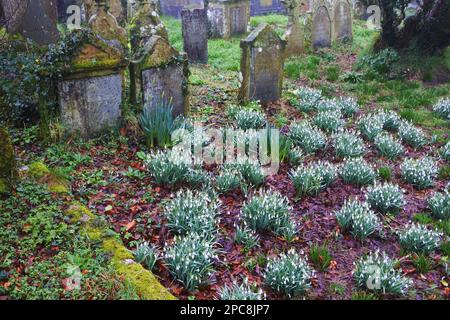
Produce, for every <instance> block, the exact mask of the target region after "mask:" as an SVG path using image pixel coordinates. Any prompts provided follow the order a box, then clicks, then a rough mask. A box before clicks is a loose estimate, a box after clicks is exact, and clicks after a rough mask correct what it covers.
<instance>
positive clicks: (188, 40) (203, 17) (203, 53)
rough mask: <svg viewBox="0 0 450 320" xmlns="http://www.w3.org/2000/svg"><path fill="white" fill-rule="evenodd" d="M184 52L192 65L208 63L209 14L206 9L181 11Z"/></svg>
mask: <svg viewBox="0 0 450 320" xmlns="http://www.w3.org/2000/svg"><path fill="white" fill-rule="evenodd" d="M181 20H182V29H183V43H184V51H185V52H186V53H187V55H188V59H189V62H190V63H204V64H207V63H208V13H207V10H206V9H203V8H202V9H200V8H192V9H191V8H185V9H183V10H182V11H181Z"/></svg>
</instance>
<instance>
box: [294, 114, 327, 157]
mask: <svg viewBox="0 0 450 320" xmlns="http://www.w3.org/2000/svg"><path fill="white" fill-rule="evenodd" d="M289 137H290V138H291V140H292V141H293V143H294V144H295V145H296V146H299V147H300V148H302V150H303V151H304V152H306V153H307V154H310V153H315V152H316V151H318V150H320V149H324V148H325V147H326V146H327V137H326V136H325V134H324V133H323V132H322V131H320V130H319V129H317V128H316V127H313V126H311V124H310V123H309V122H301V123H297V124H294V125H292V126H291V128H290V133H289Z"/></svg>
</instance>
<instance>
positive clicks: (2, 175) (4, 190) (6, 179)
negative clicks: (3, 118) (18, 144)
mask: <svg viewBox="0 0 450 320" xmlns="http://www.w3.org/2000/svg"><path fill="white" fill-rule="evenodd" d="M16 178H17V168H16V159H15V156H14V147H13V145H12V142H11V138H10V136H9V134H8V131H7V130H6V129H5V128H0V194H8V193H10V192H11V189H12V187H13V185H14V181H15V180H16Z"/></svg>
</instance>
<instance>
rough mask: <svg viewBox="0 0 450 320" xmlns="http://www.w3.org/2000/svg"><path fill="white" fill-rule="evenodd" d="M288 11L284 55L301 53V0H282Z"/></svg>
mask: <svg viewBox="0 0 450 320" xmlns="http://www.w3.org/2000/svg"><path fill="white" fill-rule="evenodd" d="M282 3H283V4H284V5H285V7H286V9H287V12H288V26H287V32H286V34H285V38H286V40H287V45H286V57H290V56H295V55H299V54H301V53H303V51H304V50H303V44H304V40H303V37H304V35H303V30H302V27H301V25H300V6H301V0H282Z"/></svg>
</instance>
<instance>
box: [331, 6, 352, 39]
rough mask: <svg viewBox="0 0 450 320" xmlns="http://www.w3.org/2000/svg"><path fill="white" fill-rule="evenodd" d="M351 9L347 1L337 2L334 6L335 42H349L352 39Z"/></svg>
mask: <svg viewBox="0 0 450 320" xmlns="http://www.w3.org/2000/svg"><path fill="white" fill-rule="evenodd" d="M352 25H353V21H352V9H351V4H350V2H349V1H348V0H337V1H336V3H335V5H334V32H335V36H334V39H335V40H349V39H352V37H353V26H352Z"/></svg>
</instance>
